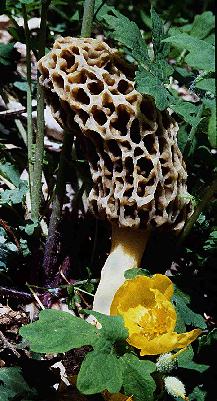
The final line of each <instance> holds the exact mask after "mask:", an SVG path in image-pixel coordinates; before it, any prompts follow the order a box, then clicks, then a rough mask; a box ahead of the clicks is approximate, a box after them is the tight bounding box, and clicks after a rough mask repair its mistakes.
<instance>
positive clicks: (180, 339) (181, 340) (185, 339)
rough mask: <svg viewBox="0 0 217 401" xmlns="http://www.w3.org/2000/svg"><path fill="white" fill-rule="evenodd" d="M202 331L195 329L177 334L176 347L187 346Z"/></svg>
mask: <svg viewBox="0 0 217 401" xmlns="http://www.w3.org/2000/svg"><path fill="white" fill-rule="evenodd" d="M201 333H202V330H200V329H194V330H191V331H189V332H187V333H182V334H177V346H176V348H185V347H187V346H188V345H189V344H191V343H192V341H194V340H196V338H197V337H198V336H199V335H200V334H201Z"/></svg>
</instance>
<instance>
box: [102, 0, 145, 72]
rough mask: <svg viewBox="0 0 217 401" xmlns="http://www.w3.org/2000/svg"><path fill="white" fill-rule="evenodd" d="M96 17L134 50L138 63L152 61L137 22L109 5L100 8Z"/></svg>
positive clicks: (121, 41)
mask: <svg viewBox="0 0 217 401" xmlns="http://www.w3.org/2000/svg"><path fill="white" fill-rule="evenodd" d="M97 5H99V2H97ZM96 17H97V19H98V20H99V21H101V22H104V23H105V24H106V25H107V26H108V27H109V29H110V30H112V36H113V37H114V39H115V40H117V41H119V42H120V43H122V45H124V46H126V47H128V48H129V49H131V50H132V57H133V58H134V59H135V60H136V61H137V62H138V63H145V64H147V63H148V64H149V63H150V59H149V55H148V47H147V45H146V43H145V40H144V39H143V37H142V35H141V32H140V29H139V27H138V26H137V25H136V23H135V22H133V21H130V20H129V19H128V18H127V17H125V15H123V14H121V13H120V12H119V11H117V10H115V8H114V7H110V6H107V5H103V6H102V7H101V8H100V10H99V11H98V13H97V15H96Z"/></svg>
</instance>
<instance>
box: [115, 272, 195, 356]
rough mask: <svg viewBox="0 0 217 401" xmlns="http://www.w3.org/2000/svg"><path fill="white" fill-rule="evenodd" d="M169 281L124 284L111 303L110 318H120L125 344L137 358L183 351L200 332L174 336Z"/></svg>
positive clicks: (158, 277)
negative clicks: (175, 350) (126, 337)
mask: <svg viewBox="0 0 217 401" xmlns="http://www.w3.org/2000/svg"><path fill="white" fill-rule="evenodd" d="M172 296H173V283H172V281H171V280H170V279H169V278H168V277H167V276H164V275H162V274H155V275H154V276H153V277H146V276H137V277H135V278H134V279H131V280H126V281H125V283H124V284H123V285H122V286H121V287H120V288H119V289H118V291H117V292H116V294H115V296H114V299H113V301H112V305H111V309H110V314H111V315H121V316H123V319H124V323H125V326H126V327H127V329H128V331H129V337H128V340H127V341H128V343H129V344H131V345H132V346H133V347H135V348H138V349H140V350H141V352H140V355H141V356H143V355H157V354H163V353H166V352H170V351H172V350H174V349H177V348H185V347H187V346H188V345H189V344H190V343H191V342H192V341H194V340H195V339H196V338H197V337H198V336H199V334H200V333H201V330H199V329H195V330H192V331H190V332H188V333H182V334H178V333H176V332H175V331H174V330H175V326H176V319H177V317H176V311H175V308H174V306H173V304H172V303H171V297H172Z"/></svg>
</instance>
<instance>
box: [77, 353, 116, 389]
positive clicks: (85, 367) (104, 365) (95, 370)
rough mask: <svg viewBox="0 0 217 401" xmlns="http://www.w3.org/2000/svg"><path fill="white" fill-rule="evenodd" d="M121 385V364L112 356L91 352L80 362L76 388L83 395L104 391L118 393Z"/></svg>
mask: <svg viewBox="0 0 217 401" xmlns="http://www.w3.org/2000/svg"><path fill="white" fill-rule="evenodd" d="M122 383H123V376H122V364H121V362H120V360H119V359H118V358H117V357H116V356H115V355H112V354H104V353H100V352H96V351H92V352H90V353H89V354H87V355H86V357H85V359H84V361H83V362H82V365H81V368H80V371H79V374H78V379H77V388H78V390H79V391H80V392H81V393H83V394H87V395H88V394H96V393H100V392H102V391H104V390H108V391H109V392H110V393H117V392H118V391H120V389H121V387H122Z"/></svg>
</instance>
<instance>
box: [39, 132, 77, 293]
mask: <svg viewBox="0 0 217 401" xmlns="http://www.w3.org/2000/svg"><path fill="white" fill-rule="evenodd" d="M72 142H73V136H72V134H71V133H68V132H64V138H63V147H62V151H61V154H60V162H59V169H58V173H57V182H56V189H55V194H54V200H53V204H52V213H51V217H50V222H49V228H48V238H47V241H46V244H45V252H44V259H43V272H44V274H45V284H46V286H48V287H49V286H51V287H52V284H53V281H54V279H55V273H56V262H57V246H58V241H59V224H60V221H61V215H62V206H63V199H64V195H65V188H66V167H67V160H69V158H70V156H71V149H72Z"/></svg>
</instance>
